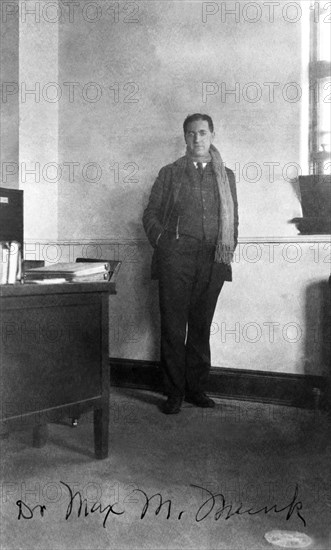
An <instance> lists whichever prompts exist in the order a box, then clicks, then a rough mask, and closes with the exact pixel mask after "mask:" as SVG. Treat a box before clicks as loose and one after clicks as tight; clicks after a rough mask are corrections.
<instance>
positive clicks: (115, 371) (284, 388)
mask: <svg viewBox="0 0 331 550" xmlns="http://www.w3.org/2000/svg"><path fill="white" fill-rule="evenodd" d="M110 380H111V385H112V386H114V387H121V388H132V389H144V390H150V391H155V392H160V393H162V374H161V368H160V363H158V362H155V361H142V360H136V359H119V358H110ZM326 387H327V380H326V378H325V377H323V376H314V375H297V374H288V373H278V372H265V371H256V370H244V369H230V368H221V367H212V368H211V372H210V377H209V384H208V387H207V393H208V394H210V395H212V396H214V397H219V398H222V399H235V400H242V401H253V402H257V403H270V404H274V405H285V406H292V407H299V408H303V409H312V408H317V407H320V406H323V402H324V392H325V388H326Z"/></svg>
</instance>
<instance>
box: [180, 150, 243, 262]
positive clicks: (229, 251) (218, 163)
mask: <svg viewBox="0 0 331 550" xmlns="http://www.w3.org/2000/svg"><path fill="white" fill-rule="evenodd" d="M209 153H210V155H207V156H206V157H199V158H198V157H193V156H192V155H190V153H189V151H188V150H187V151H186V155H187V156H188V157H189V158H190V159H191V160H192V161H193V162H208V161H210V160H211V165H212V169H213V172H214V174H215V177H216V181H217V185H218V191H219V196H220V207H219V214H220V215H219V220H220V221H219V226H218V238H217V245H216V250H215V262H217V263H224V264H230V263H231V262H232V260H233V254H234V206H233V199H232V194H231V189H230V184H229V179H228V176H227V173H226V170H225V166H224V162H223V160H222V157H221V155H220V153H219V151H218V150H217V149H216V147H215V146H214V145H211V146H210V149H209Z"/></svg>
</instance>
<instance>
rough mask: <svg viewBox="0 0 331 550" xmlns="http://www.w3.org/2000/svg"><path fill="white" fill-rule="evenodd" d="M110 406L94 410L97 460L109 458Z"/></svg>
mask: <svg viewBox="0 0 331 550" xmlns="http://www.w3.org/2000/svg"><path fill="white" fill-rule="evenodd" d="M108 429H109V406H108V404H107V406H106V407H105V406H103V407H102V408H101V409H94V452H95V456H96V458H99V459H102V458H107V457H108Z"/></svg>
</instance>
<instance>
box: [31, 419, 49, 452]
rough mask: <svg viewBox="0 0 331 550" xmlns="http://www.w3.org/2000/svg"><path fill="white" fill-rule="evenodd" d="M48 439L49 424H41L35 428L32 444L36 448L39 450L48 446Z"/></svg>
mask: <svg viewBox="0 0 331 550" xmlns="http://www.w3.org/2000/svg"><path fill="white" fill-rule="evenodd" d="M47 437H48V425H47V424H39V425H38V426H35V427H34V428H33V439H32V444H33V446H34V447H38V448H39V449H40V448H41V447H43V446H44V445H46V442H47Z"/></svg>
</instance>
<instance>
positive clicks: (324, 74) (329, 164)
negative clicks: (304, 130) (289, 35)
mask: <svg viewBox="0 0 331 550" xmlns="http://www.w3.org/2000/svg"><path fill="white" fill-rule="evenodd" d="M310 9H311V13H310V63H309V96H310V97H309V103H310V131H309V157H310V158H309V164H310V173H311V174H313V175H321V174H330V173H331V149H330V137H331V131H330V119H331V109H330V105H331V44H330V29H331V2H324V1H318V2H312V3H311V5H310Z"/></svg>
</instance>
